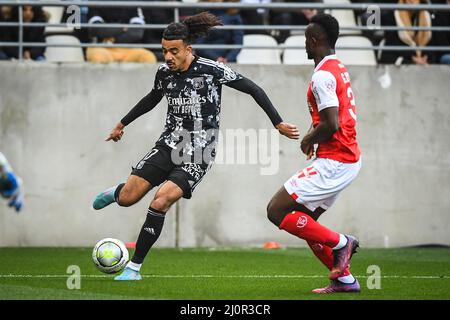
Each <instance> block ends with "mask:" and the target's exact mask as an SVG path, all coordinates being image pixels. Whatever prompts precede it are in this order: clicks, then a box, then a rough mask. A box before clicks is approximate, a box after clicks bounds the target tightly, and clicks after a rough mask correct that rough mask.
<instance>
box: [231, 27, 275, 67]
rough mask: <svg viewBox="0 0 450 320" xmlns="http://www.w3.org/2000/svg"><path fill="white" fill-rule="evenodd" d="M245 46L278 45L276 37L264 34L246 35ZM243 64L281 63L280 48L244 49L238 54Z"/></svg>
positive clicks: (238, 58) (238, 60) (239, 61)
mask: <svg viewBox="0 0 450 320" xmlns="http://www.w3.org/2000/svg"><path fill="white" fill-rule="evenodd" d="M243 43H244V46H248V47H252V46H278V43H277V41H276V40H275V38H273V37H271V36H269V35H263V34H246V35H244V41H243ZM237 63H241V64H281V58H280V50H279V49H248V48H245V49H242V50H241V52H240V53H239V55H238V56H237Z"/></svg>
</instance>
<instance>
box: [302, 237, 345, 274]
mask: <svg viewBox="0 0 450 320" xmlns="http://www.w3.org/2000/svg"><path fill="white" fill-rule="evenodd" d="M307 243H308V246H309V247H310V248H311V250H312V252H313V253H314V255H315V256H316V257H317V258H319V260H320V261H321V262H322V263H323V264H324V265H325V267H327V268H328V270H331V269H332V268H333V249H331V248H330V247H327V246H323V245H321V244H320V243H317V242H313V241H307ZM349 274H350V269H349V267H347V269H345V271H344V272H343V273H342V277H345V276H348V275H349Z"/></svg>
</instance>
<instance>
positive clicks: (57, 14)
mask: <svg viewBox="0 0 450 320" xmlns="http://www.w3.org/2000/svg"><path fill="white" fill-rule="evenodd" d="M42 10H44V11H46V12H47V13H48V14H49V15H50V18H49V20H48V23H51V24H56V23H61V19H62V17H63V14H64V7H45V6H44V7H42ZM45 33H46V34H54V33H73V26H70V27H69V26H66V27H45Z"/></svg>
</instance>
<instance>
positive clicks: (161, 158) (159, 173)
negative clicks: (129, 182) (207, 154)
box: [131, 145, 210, 199]
mask: <svg viewBox="0 0 450 320" xmlns="http://www.w3.org/2000/svg"><path fill="white" fill-rule="evenodd" d="M171 152H172V149H171V148H169V147H166V146H161V145H156V146H155V147H153V149H152V150H151V151H150V152H149V153H147V154H146V155H145V156H144V158H142V159H141V160H140V161H139V162H138V164H137V165H136V166H135V167H133V170H132V171H131V174H132V175H135V176H138V177H141V178H143V179H145V180H147V181H148V182H150V184H151V185H152V187H156V186H159V185H160V184H161V183H163V182H164V181H167V180H170V181H172V182H173V183H175V184H176V185H177V186H179V187H180V188H181V190H183V198H186V199H190V198H191V197H192V192H193V191H194V189H195V187H196V186H197V185H198V184H199V183H200V181H201V180H202V179H203V177H204V176H205V174H206V173H207V172H208V170H209V167H210V165H207V164H196V163H181V164H175V163H173V161H172V157H171Z"/></svg>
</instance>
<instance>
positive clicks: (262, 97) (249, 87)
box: [226, 77, 300, 139]
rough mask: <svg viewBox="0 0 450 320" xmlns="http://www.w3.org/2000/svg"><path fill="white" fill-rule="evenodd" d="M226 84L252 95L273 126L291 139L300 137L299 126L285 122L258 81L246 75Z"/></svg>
mask: <svg viewBox="0 0 450 320" xmlns="http://www.w3.org/2000/svg"><path fill="white" fill-rule="evenodd" d="M226 85H227V86H229V87H230V88H233V89H236V90H238V91H241V92H244V93H247V94H249V95H251V96H252V97H253V99H255V101H256V103H257V104H258V105H259V106H260V107H261V108H262V109H263V110H264V112H265V113H266V114H267V116H268V117H269V118H270V121H272V124H273V126H274V127H275V128H277V129H278V131H279V132H280V134H282V135H284V136H286V137H288V138H290V139H298V138H299V137H300V134H299V131H298V128H297V126H296V125H293V124H289V123H286V122H283V119H281V116H280V115H279V114H278V111H277V110H276V109H275V107H274V106H273V104H272V102H271V101H270V99H269V97H268V96H267V94H266V93H265V91H264V90H263V89H262V88H261V87H260V86H258V85H257V84H256V83H254V82H253V81H251V80H250V79H248V78H245V77H244V78H242V79H240V80H237V81H233V82H229V83H227V84H226Z"/></svg>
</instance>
